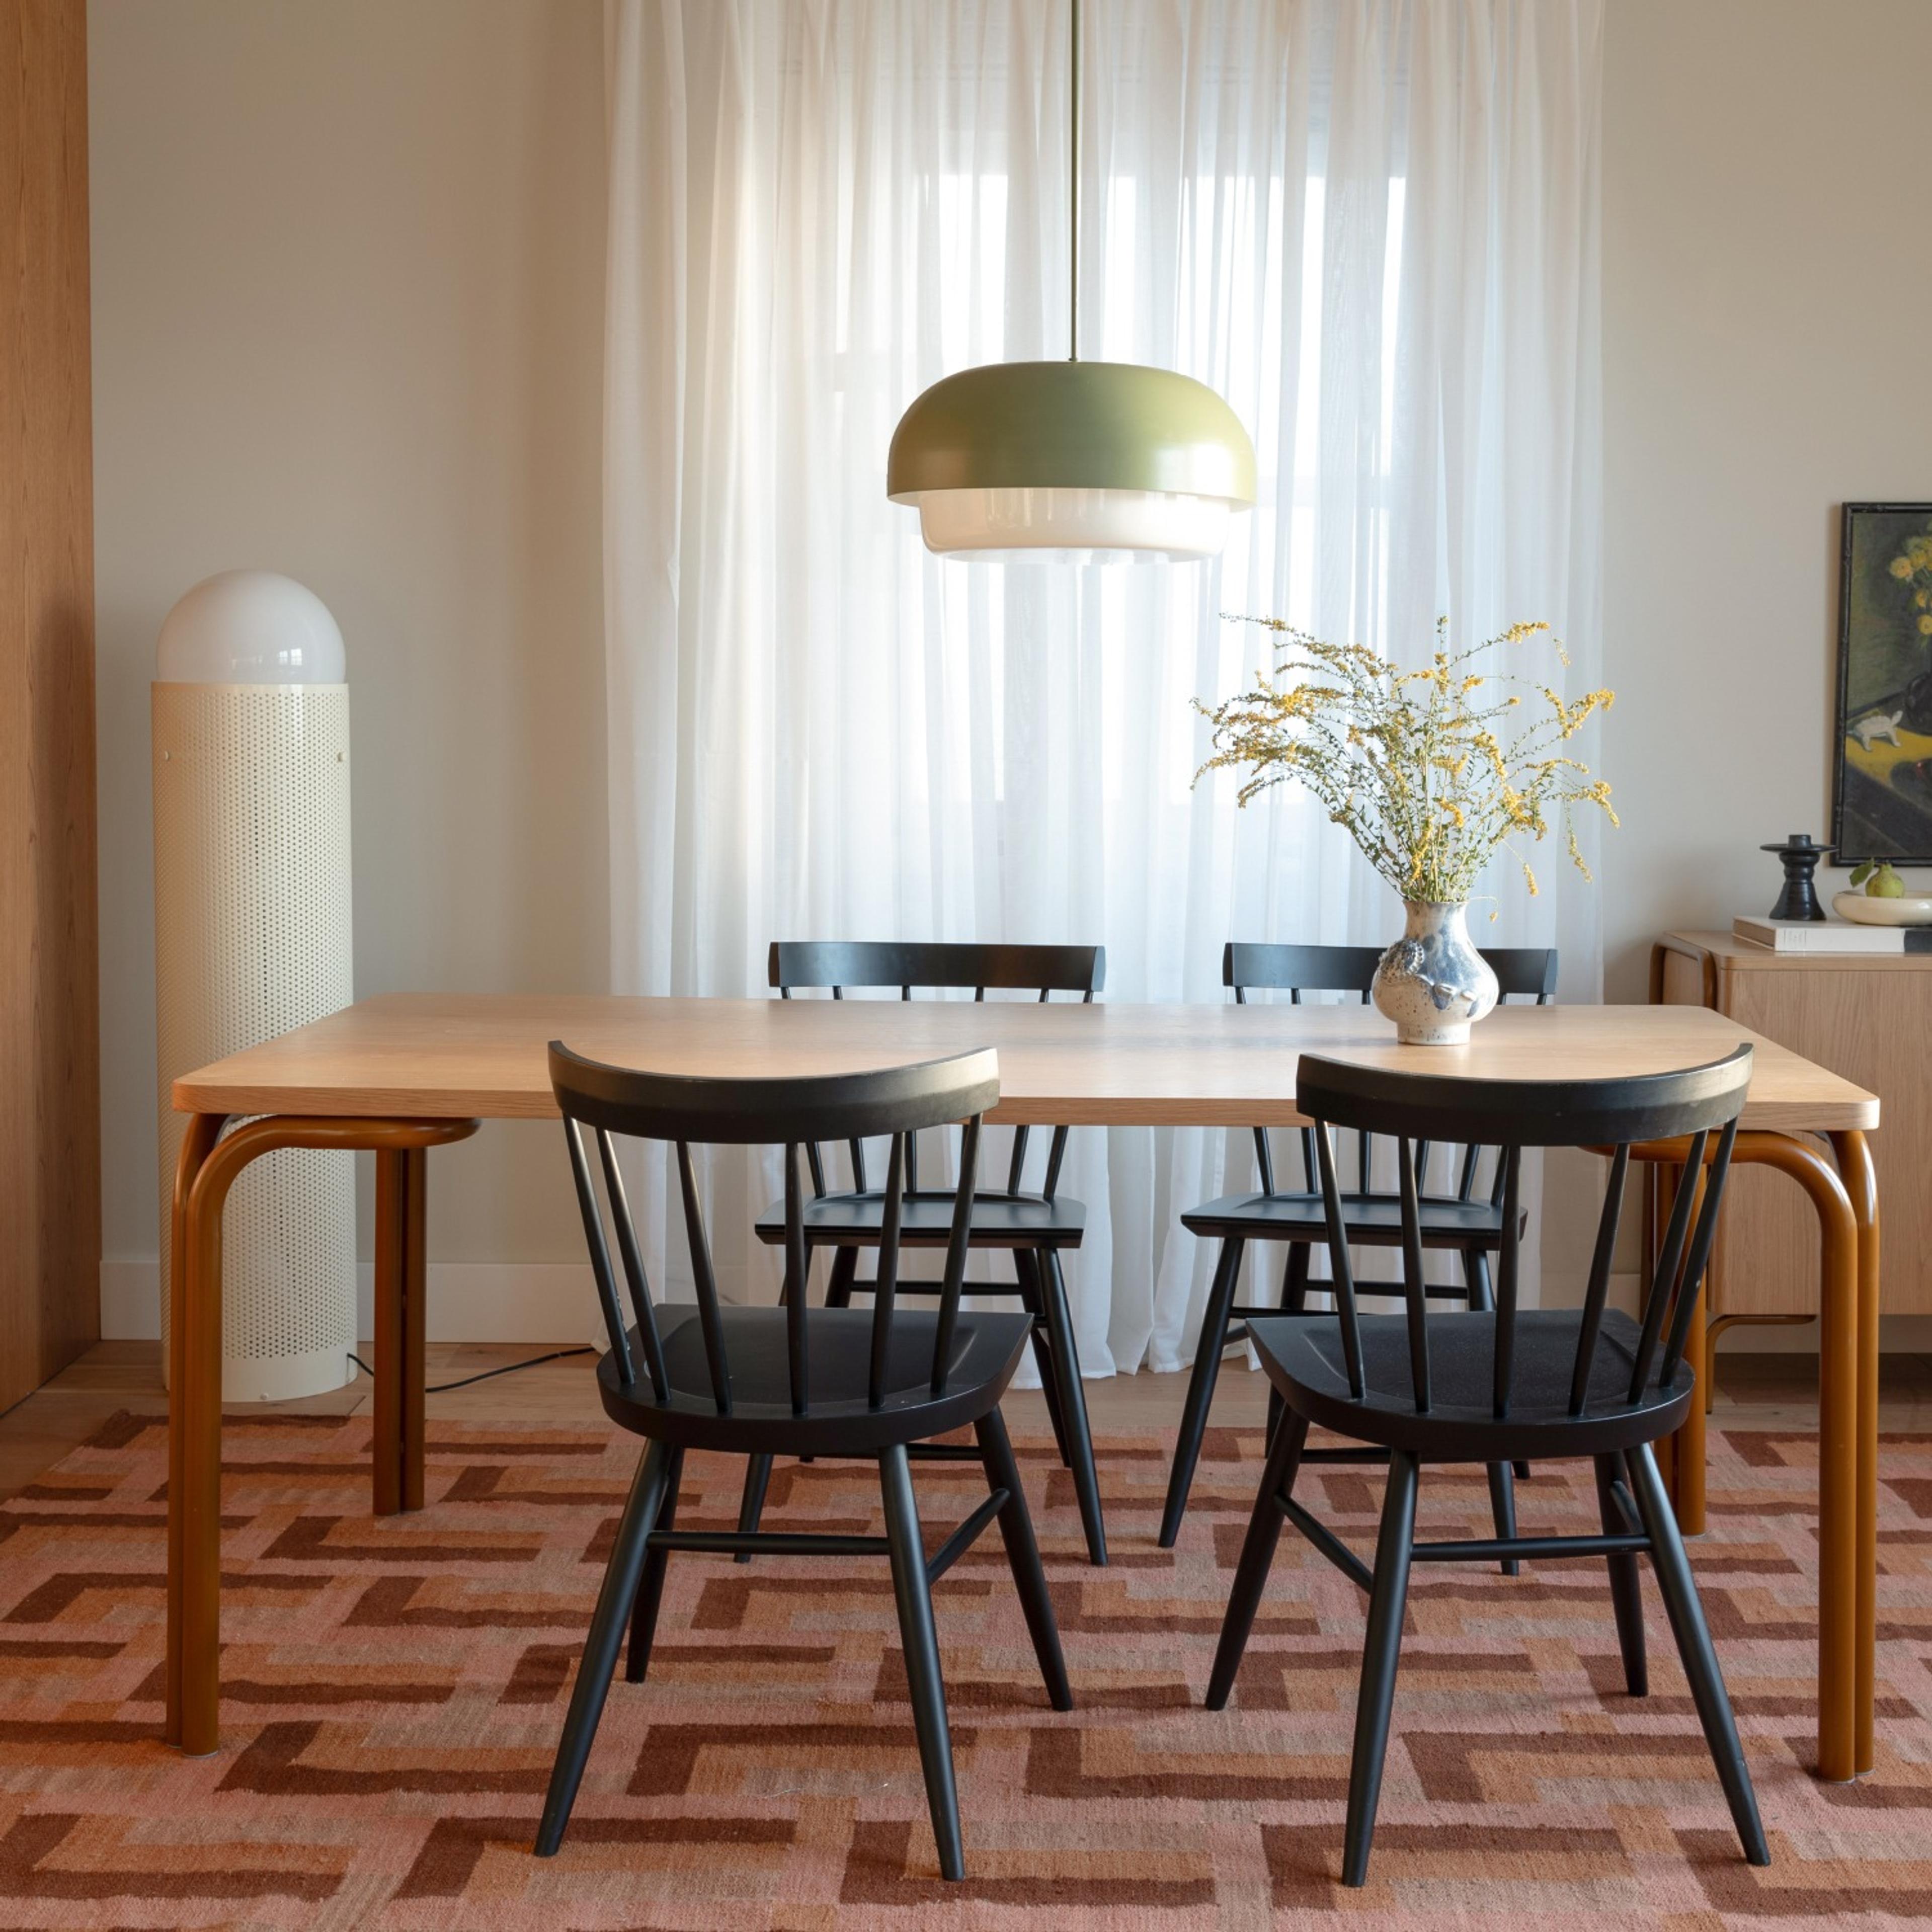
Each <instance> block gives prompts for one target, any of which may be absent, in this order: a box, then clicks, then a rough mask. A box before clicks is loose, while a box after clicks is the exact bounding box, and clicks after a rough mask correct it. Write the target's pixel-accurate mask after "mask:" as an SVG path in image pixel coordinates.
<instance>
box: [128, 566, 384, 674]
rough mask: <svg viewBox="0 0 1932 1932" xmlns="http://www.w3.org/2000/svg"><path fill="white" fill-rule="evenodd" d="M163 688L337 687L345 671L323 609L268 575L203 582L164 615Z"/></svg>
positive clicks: (242, 573) (157, 668) (158, 660)
mask: <svg viewBox="0 0 1932 1932" xmlns="http://www.w3.org/2000/svg"><path fill="white" fill-rule="evenodd" d="M154 676H155V677H156V678H157V679H158V680H159V681H160V682H161V683H163V684H342V683H345V682H347V677H348V666H347V658H346V655H345V654H344V650H343V648H342V632H341V630H340V628H338V626H337V624H336V622H335V619H334V618H333V617H332V616H330V615H329V606H328V605H327V604H325V603H324V602H323V601H322V599H321V598H320V597H318V596H317V595H316V594H315V592H314V591H313V590H311V589H308V588H307V587H306V586H305V585H302V584H300V583H297V582H296V580H295V579H294V578H293V577H280V576H278V575H277V574H275V571H272V570H224V571H222V572H221V573H220V575H218V576H216V577H205V578H204V579H203V580H202V581H201V582H200V583H197V584H196V586H194V588H193V589H192V590H190V591H189V592H187V595H185V596H184V597H183V598H181V601H179V602H178V603H177V604H175V607H174V608H173V609H172V610H170V611H169V613H168V614H167V616H166V618H165V619H163V622H162V625H161V634H160V640H159V642H158V643H157V644H156V645H155V646H154Z"/></svg>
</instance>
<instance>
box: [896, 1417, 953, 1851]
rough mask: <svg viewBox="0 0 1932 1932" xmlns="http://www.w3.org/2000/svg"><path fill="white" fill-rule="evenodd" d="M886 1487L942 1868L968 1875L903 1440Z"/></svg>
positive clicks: (916, 1723)
mask: <svg viewBox="0 0 1932 1932" xmlns="http://www.w3.org/2000/svg"><path fill="white" fill-rule="evenodd" d="M879 1487H880V1490H882V1491H883V1493H884V1496H885V1504H886V1541H887V1542H888V1543H889V1544H891V1546H892V1595H894V1597H895V1598H897V1600H898V1612H899V1637H900V1640H901V1642H902V1643H904V1646H905V1661H906V1682H907V1685H908V1686H909V1687H910V1690H911V1692H912V1721H913V1730H915V1731H916V1733H918V1736H919V1763H920V1764H921V1766H922V1768H923V1769H924V1770H925V1772H926V1806H927V1808H928V1809H929V1811H931V1812H932V1835H933V1838H934V1839H935V1841H936V1842H937V1843H938V1846H939V1869H940V1871H941V1874H942V1875H943V1876H945V1877H947V1878H950V1879H961V1878H964V1877H965V1876H966V1858H965V1852H964V1851H963V1849H962V1847H961V1845H960V1841H959V1793H958V1791H957V1790H956V1789H955V1787H954V1785H953V1733H952V1731H951V1730H950V1727H948V1725H947V1721H946V1685H945V1683H944V1680H943V1679H941V1676H940V1674H939V1634H938V1631H936V1630H935V1628H933V1622H932V1588H931V1586H930V1585H929V1583H927V1581H926V1546H925V1544H923V1543H922V1541H920V1538H919V1505H918V1504H917V1502H916V1501H915V1500H914V1499H913V1493H912V1467H911V1465H910V1463H908V1462H907V1460H906V1452H905V1450H904V1447H903V1445H899V1444H896V1443H895V1445H893V1446H892V1448H889V1449H888V1450H886V1451H884V1452H883V1454H881V1455H880V1457H879Z"/></svg>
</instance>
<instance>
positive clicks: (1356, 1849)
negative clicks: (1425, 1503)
mask: <svg viewBox="0 0 1932 1932" xmlns="http://www.w3.org/2000/svg"><path fill="white" fill-rule="evenodd" d="M1417 1481H1418V1471H1417V1468H1416V1462H1415V1457H1413V1456H1412V1455H1411V1454H1409V1453H1408V1451H1406V1450H1402V1449H1398V1450H1397V1451H1395V1452H1394V1454H1392V1455H1391V1457H1389V1472H1388V1493H1387V1495H1386V1496H1385V1498H1384V1499H1383V1502H1382V1534H1381V1535H1380V1537H1379V1538H1378V1539H1377V1541H1376V1587H1375V1591H1374V1593H1373V1595H1371V1596H1370V1598H1369V1634H1368V1641H1367V1643H1365V1644H1364V1646H1363V1648H1362V1685H1361V1691H1360V1692H1359V1693H1358V1694H1357V1697H1356V1700H1355V1755H1354V1757H1353V1758H1352V1760H1351V1761H1350V1763H1349V1821H1348V1825H1347V1827H1346V1831H1345V1832H1344V1834H1343V1845H1342V1882H1343V1884H1344V1885H1362V1884H1364V1883H1365V1882H1367V1878H1368V1875H1369V1845H1370V1841H1371V1840H1372V1839H1373V1838H1374V1836H1375V1831H1376V1804H1377V1802H1379V1799H1381V1797H1382V1760H1383V1759H1384V1757H1385V1756H1386V1755H1387V1754H1388V1733H1389V1714H1390V1712H1391V1711H1392V1710H1393V1709H1394V1706H1395V1673H1396V1665H1397V1663H1398V1661H1400V1658H1401V1655H1402V1619H1403V1610H1404V1607H1406V1604H1407V1603H1408V1601H1409V1551H1410V1549H1411V1547H1412V1546H1413V1544H1414V1543H1415V1492H1416V1487H1417Z"/></svg>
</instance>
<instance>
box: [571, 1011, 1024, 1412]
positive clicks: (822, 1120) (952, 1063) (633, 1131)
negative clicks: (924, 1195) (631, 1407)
mask: <svg viewBox="0 0 1932 1932" xmlns="http://www.w3.org/2000/svg"><path fill="white" fill-rule="evenodd" d="M550 1085H551V1087H552V1088H553V1091H554V1092H555V1094H556V1100H557V1105H558V1106H559V1109H561V1110H562V1115H563V1133H564V1140H565V1145H566V1146H567V1147H568V1150H569V1154H570V1168H571V1178H573V1180H574V1182H575V1184H576V1187H577V1207H578V1209H579V1211H580V1213H581V1214H582V1216H583V1233H584V1240H585V1242H586V1245H587V1246H588V1247H589V1250H590V1265H591V1270H592V1273H593V1274H595V1277H596V1281H597V1298H598V1306H599V1307H600V1308H601V1310H602V1312H603V1316H604V1328H605V1331H606V1332H607V1334H608V1336H609V1338H610V1355H611V1359H612V1362H613V1366H614V1367H615V1370H616V1376H617V1379H618V1381H619V1383H620V1384H622V1385H623V1386H624V1387H625V1388H632V1387H634V1386H635V1385H636V1382H637V1352H641V1353H642V1355H643V1366H644V1370H645V1373H646V1374H647V1375H648V1376H649V1379H650V1384H651V1391H652V1395H653V1396H654V1397H655V1399H656V1400H657V1401H658V1402H659V1403H664V1404H669V1403H672V1402H673V1401H674V1400H676V1396H675V1394H674V1392H673V1389H672V1388H671V1385H670V1378H669V1376H668V1373H667V1369H666V1366H665V1358H664V1344H663V1342H662V1340H661V1334H660V1330H659V1324H658V1315H657V1308H656V1305H655V1301H654V1300H653V1298H652V1293H651V1289H650V1284H649V1281H648V1280H646V1276H645V1273H644V1265H643V1254H642V1251H641V1250H640V1248H639V1246H638V1244H637V1227H636V1223H635V1222H634V1220H633V1219H632V1217H631V1208H630V1203H629V1200H628V1196H627V1194H626V1192H625V1187H624V1182H623V1176H622V1172H621V1170H620V1169H619V1165H618V1162H617V1157H616V1148H615V1146H614V1145H613V1137H614V1136H617V1135H624V1136H629V1137H631V1138H634V1139H640V1140H655V1141H662V1142H667V1143H668V1144H669V1145H670V1146H671V1147H672V1148H673V1149H674V1150H675V1152H676V1160H677V1177H678V1191H679V1197H680V1199H681V1201H682V1205H683V1210H684V1226H685V1238H686V1240H687V1241H688V1244H689V1246H690V1250H691V1278H692V1282H693V1285H694V1288H695V1289H696V1291H697V1315H698V1321H699V1322H700V1332H701V1334H702V1337H703V1344H704V1359H705V1367H706V1372H707V1376H708V1379H709V1383H710V1392H711V1399H712V1403H713V1404H714V1406H715V1408H716V1410H717V1412H718V1414H719V1415H730V1413H731V1412H732V1393H731V1364H730V1358H729V1352H728V1349H727V1338H726V1334H725V1325H724V1316H723V1313H722V1310H721V1303H720V1299H719V1295H718V1282H717V1277H716V1275H715V1271H713V1268H712V1260H711V1247H710V1243H709V1239H708V1238H707V1236H706V1232H705V1226H704V1213H703V1203H702V1202H701V1201H700V1198H699V1192H698V1187H697V1174H696V1170H695V1168H694V1165H693V1163H692V1160H691V1149H692V1148H693V1147H694V1146H702V1145H733V1146H761V1145H762V1146H773V1145H776V1146H781V1147H782V1148H784V1202H785V1238H784V1257H785V1287H786V1290H787V1293H786V1297H785V1343H786V1361H787V1381H788V1384H789V1388H790V1403H791V1411H792V1413H793V1415H805V1414H806V1413H808V1411H809V1410H810V1408H811V1346H810V1342H811V1320H810V1312H809V1310H808V1306H807V1302H808V1297H807V1295H806V1292H805V1291H806V1269H807V1264H808V1256H807V1253H806V1249H805V1221H804V1211H805V1187H804V1183H803V1181H802V1177H801V1175H800V1172H799V1151H800V1149H801V1148H803V1147H808V1146H809V1145H811V1143H812V1142H814V1140H841V1139H857V1138H871V1137H875V1136H886V1137H887V1138H888V1139H889V1144H890V1152H889V1156H888V1158H887V1161H886V1200H885V1222H884V1232H883V1241H882V1242H881V1244H880V1250H879V1270H878V1288H877V1295H876V1297H875V1298H874V1302H873V1306H872V1316H871V1321H872V1331H871V1376H870V1382H869V1394H870V1400H871V1404H872V1406H873V1407H874V1408H877V1407H878V1406H880V1404H881V1403H883V1400H884V1398H885V1394H886V1369H887V1365H888V1363H889V1358H890V1355H891V1349H892V1319H893V1311H894V1304H895V1293H894V1291H895V1289H896V1287H897V1286H898V1234H899V1226H900V1217H901V1209H902V1205H903V1202H904V1195H905V1191H906V1186H907V1177H908V1175H909V1172H910V1165H911V1148H912V1142H913V1136H914V1135H916V1133H919V1131H920V1130H921V1129H922V1128H928V1127H947V1126H950V1125H952V1124H954V1123H956V1122H959V1123H963V1128H962V1132H963V1134H964V1141H963V1143H962V1163H961V1169H960V1180H959V1186H958V1187H957V1189H956V1190H955V1196H954V1205H953V1220H952V1223H951V1228H950V1236H949V1239H948V1241H947V1250H946V1270H945V1274H944V1280H943V1282H942V1285H941V1292H940V1299H939V1314H938V1323H937V1325H936V1328H935V1337H934V1345H933V1357H932V1389H933V1391H934V1392H935V1394H937V1393H938V1392H939V1391H941V1390H943V1389H944V1387H945V1383H946V1373H947V1364H949V1362H950V1360H951V1357H952V1352H953V1341H954V1337H955V1335H956V1332H957V1329H958V1325H959V1304H960V1301H961V1298H962V1294H963V1292H964V1286H965V1277H966V1253H967V1235H968V1232H969V1229H970V1228H971V1217H972V1207H973V1194H972V1183H971V1175H972V1172H973V1162H974V1159H975V1157H977V1151H978V1147H979V1136H980V1117H981V1115H983V1114H984V1113H985V1112H986V1110H987V1109H989V1107H991V1106H993V1105H994V1103H995V1102H996V1101H997V1100H998V1099H999V1095H1000V1080H999V1058H998V1055H996V1054H995V1053H994V1052H992V1049H990V1048H989V1049H983V1050H981V1051H980V1052H976V1053H963V1054H959V1055H956V1056H955V1057H954V1058H951V1059H950V1060H937V1061H926V1062H925V1063H923V1064H920V1065H918V1066H914V1067H887V1068H884V1069H882V1070H880V1071H878V1072H876V1073H852V1074H832V1075H828V1076H817V1077H811V1078H805V1079H769V1080H764V1079H759V1080H712V1079H692V1078H690V1077H688V1076H684V1075H680V1074H665V1073H643V1072H640V1071H637V1070H632V1069H630V1068H627V1067H610V1066H606V1065H604V1064H602V1063H601V1062H599V1061H592V1060H586V1059H584V1058H582V1057H581V1056H580V1055H577V1054H575V1053H573V1052H571V1050H570V1049H568V1047H566V1046H564V1045H563V1043H562V1042H561V1041H559V1040H553V1041H551V1043H550ZM586 1128H587V1129H589V1131H590V1132H591V1133H592V1134H593V1135H594V1136H595V1139H596V1142H597V1151H598V1162H599V1165H600V1166H601V1169H602V1172H603V1178H604V1202H601V1203H600V1202H599V1201H598V1196H597V1190H596V1187H595V1183H594V1181H593V1180H592V1174H591V1168H590V1162H589V1157H588V1156H587V1154H586V1151H585V1148H584V1130H586ZM606 1205H607V1207H608V1210H609V1214H610V1222H611V1224H612V1226H613V1227H614V1229H615V1231H616V1242H617V1253H618V1257H619V1262H620V1263H621V1265H622V1269H623V1273H624V1280H625V1286H626V1287H627V1288H628V1291H629V1298H630V1305H631V1316H632V1318H633V1319H632V1321H631V1322H629V1323H627V1322H625V1317H624V1310H623V1307H622V1303H621V1302H620V1301H619V1298H618V1292H617V1283H616V1274H615V1272H614V1271H613V1268H612V1267H611V1262H610V1241H609V1238H608V1236H607V1232H606V1229H605V1226H604V1213H605V1207H606Z"/></svg>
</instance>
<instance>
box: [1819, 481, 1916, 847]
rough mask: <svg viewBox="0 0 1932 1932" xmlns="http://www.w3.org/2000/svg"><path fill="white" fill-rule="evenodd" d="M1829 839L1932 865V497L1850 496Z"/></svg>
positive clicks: (1841, 588) (1840, 605) (1842, 581)
mask: <svg viewBox="0 0 1932 1932" xmlns="http://www.w3.org/2000/svg"><path fill="white" fill-rule="evenodd" d="M1832 844H1834V845H1835V847H1837V848H1838V861H1839V862H1840V863H1841V864H1850V863H1852V862H1855V861H1856V860H1858V859H1891V860H1892V861H1893V862H1894V863H1903V864H1906V865H1932V503H1847V504H1846V505H1845V527H1844V547H1843V556H1842V558H1841V562H1840V565H1839V577H1838V742H1837V745H1836V748H1835V752H1834V755H1833V758H1832Z"/></svg>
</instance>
